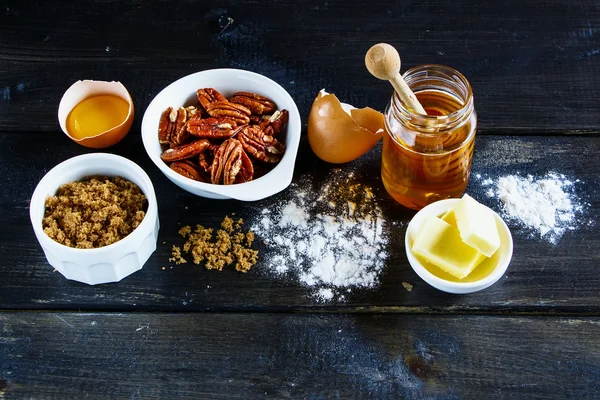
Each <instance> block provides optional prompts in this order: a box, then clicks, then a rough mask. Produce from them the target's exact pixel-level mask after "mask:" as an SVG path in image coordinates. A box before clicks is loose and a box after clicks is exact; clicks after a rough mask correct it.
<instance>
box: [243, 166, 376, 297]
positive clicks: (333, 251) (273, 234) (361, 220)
mask: <svg viewBox="0 0 600 400" xmlns="http://www.w3.org/2000/svg"><path fill="white" fill-rule="evenodd" d="M289 193H290V194H291V199H289V200H287V201H284V202H283V203H282V204H280V205H278V206H276V207H275V209H271V208H264V209H263V210H262V212H261V215H260V217H259V218H258V219H257V220H255V221H254V222H253V225H252V230H253V231H254V232H255V233H256V234H257V235H258V236H259V237H260V238H262V239H263V240H264V241H265V243H266V244H267V251H266V252H267V253H268V256H267V257H265V258H264V260H267V261H266V263H267V265H266V266H264V267H263V268H264V269H266V270H267V271H268V273H270V274H274V275H276V276H280V277H287V278H291V279H293V280H297V281H299V282H300V283H301V284H302V285H303V286H306V287H308V288H310V289H311V290H312V295H313V296H314V297H315V298H316V299H317V300H318V301H321V302H328V301H343V300H345V297H346V295H347V293H349V292H351V291H352V289H353V288H372V287H375V286H376V285H377V284H378V283H379V280H378V277H379V273H380V272H381V270H382V268H383V266H384V264H385V260H386V258H387V256H388V253H387V244H388V236H387V234H386V232H385V229H384V228H385V223H386V221H385V220H384V218H383V216H382V212H381V209H380V208H379V206H378V205H377V201H376V200H375V198H374V196H373V192H372V189H371V188H370V187H368V186H366V185H363V184H360V183H356V182H355V181H354V176H353V174H352V173H351V174H349V175H343V173H342V172H341V170H334V171H333V172H332V173H331V174H330V176H329V177H328V179H327V181H326V182H325V184H323V185H322V186H321V187H320V188H318V189H316V190H312V189H310V182H309V181H308V180H306V179H305V180H303V181H302V180H301V181H300V183H297V184H292V186H291V188H290V190H289Z"/></svg>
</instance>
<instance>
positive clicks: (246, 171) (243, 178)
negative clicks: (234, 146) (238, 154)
mask: <svg viewBox="0 0 600 400" xmlns="http://www.w3.org/2000/svg"><path fill="white" fill-rule="evenodd" d="M252 178H254V165H253V164H252V160H250V157H248V154H246V152H245V151H244V150H242V167H241V168H240V173H239V174H238V175H237V176H236V178H235V182H234V183H244V182H248V181H251V180H252Z"/></svg>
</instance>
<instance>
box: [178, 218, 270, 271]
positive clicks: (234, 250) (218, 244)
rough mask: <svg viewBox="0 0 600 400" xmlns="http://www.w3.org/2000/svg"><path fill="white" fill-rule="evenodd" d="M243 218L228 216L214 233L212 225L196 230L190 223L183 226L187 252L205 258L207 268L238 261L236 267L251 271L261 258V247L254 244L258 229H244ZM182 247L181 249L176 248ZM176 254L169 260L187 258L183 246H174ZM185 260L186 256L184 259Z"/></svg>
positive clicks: (195, 259)
mask: <svg viewBox="0 0 600 400" xmlns="http://www.w3.org/2000/svg"><path fill="white" fill-rule="evenodd" d="M242 224H243V220H242V219H241V218H240V219H238V220H237V221H235V222H234V221H233V219H232V218H230V217H228V216H226V217H225V218H224V219H223V221H222V222H221V228H222V229H217V231H216V233H215V235H213V229H212V228H205V227H203V226H202V225H196V229H194V231H193V232H192V230H191V228H190V226H189V225H186V226H184V227H182V228H181V229H180V230H179V234H180V235H181V236H182V237H184V238H186V241H185V243H184V244H183V252H184V253H186V254H191V256H192V261H193V262H194V264H200V263H201V262H204V266H205V267H206V269H216V270H219V271H222V270H223V268H225V267H226V266H229V265H232V264H235V269H236V270H238V271H240V272H248V271H249V270H250V268H252V266H253V265H254V264H256V262H257V261H258V250H253V249H251V248H250V246H252V242H253V241H254V232H251V231H248V232H245V233H244V232H243V231H242V227H243V226H242ZM175 249H178V250H177V251H178V252H177V253H176V250H175ZM172 255H173V258H171V259H169V261H171V260H172V261H175V262H176V263H178V262H177V260H179V259H183V256H182V255H181V250H180V248H179V247H177V246H173V252H172ZM183 262H185V260H184V261H183Z"/></svg>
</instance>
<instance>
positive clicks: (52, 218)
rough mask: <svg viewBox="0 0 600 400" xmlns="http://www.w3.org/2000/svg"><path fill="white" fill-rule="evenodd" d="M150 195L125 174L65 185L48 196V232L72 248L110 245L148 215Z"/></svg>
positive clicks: (46, 221)
mask: <svg viewBox="0 0 600 400" xmlns="http://www.w3.org/2000/svg"><path fill="white" fill-rule="evenodd" d="M146 208H147V201H146V196H145V195H144V194H143V193H142V191H141V190H140V188H139V187H138V186H137V185H136V184H134V183H133V182H130V181H128V180H126V179H123V178H121V177H118V176H115V177H110V178H109V177H99V176H92V177H87V178H84V179H82V180H81V181H78V182H70V183H67V184H64V185H62V186H61V187H59V188H58V190H57V191H56V194H55V195H54V196H50V197H48V198H47V199H46V211H45V213H44V219H43V220H42V227H43V228H44V232H45V233H46V235H48V236H49V237H50V238H51V239H53V240H54V241H56V242H58V243H60V244H64V245H65V246H69V247H76V248H79V249H92V248H98V247H104V246H108V245H109V244H112V243H115V242H118V241H119V240H121V239H123V238H124V237H126V236H127V235H129V234H130V233H131V232H133V230H134V229H135V228H137V227H138V225H139V224H140V223H141V222H142V220H143V219H144V217H145V216H146V212H145V210H146Z"/></svg>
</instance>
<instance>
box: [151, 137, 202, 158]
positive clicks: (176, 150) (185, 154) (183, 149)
mask: <svg viewBox="0 0 600 400" xmlns="http://www.w3.org/2000/svg"><path fill="white" fill-rule="evenodd" d="M208 146H210V143H209V142H208V140H205V139H200V140H196V141H195V142H191V143H186V144H182V145H181V146H177V147H172V148H170V149H167V150H165V152H164V153H162V155H161V156H160V158H161V159H162V160H163V161H164V162H172V161H180V160H185V159H188V158H192V157H194V156H197V155H198V154H200V153H202V152H203V151H204V150H206V149H207V148H208Z"/></svg>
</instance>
